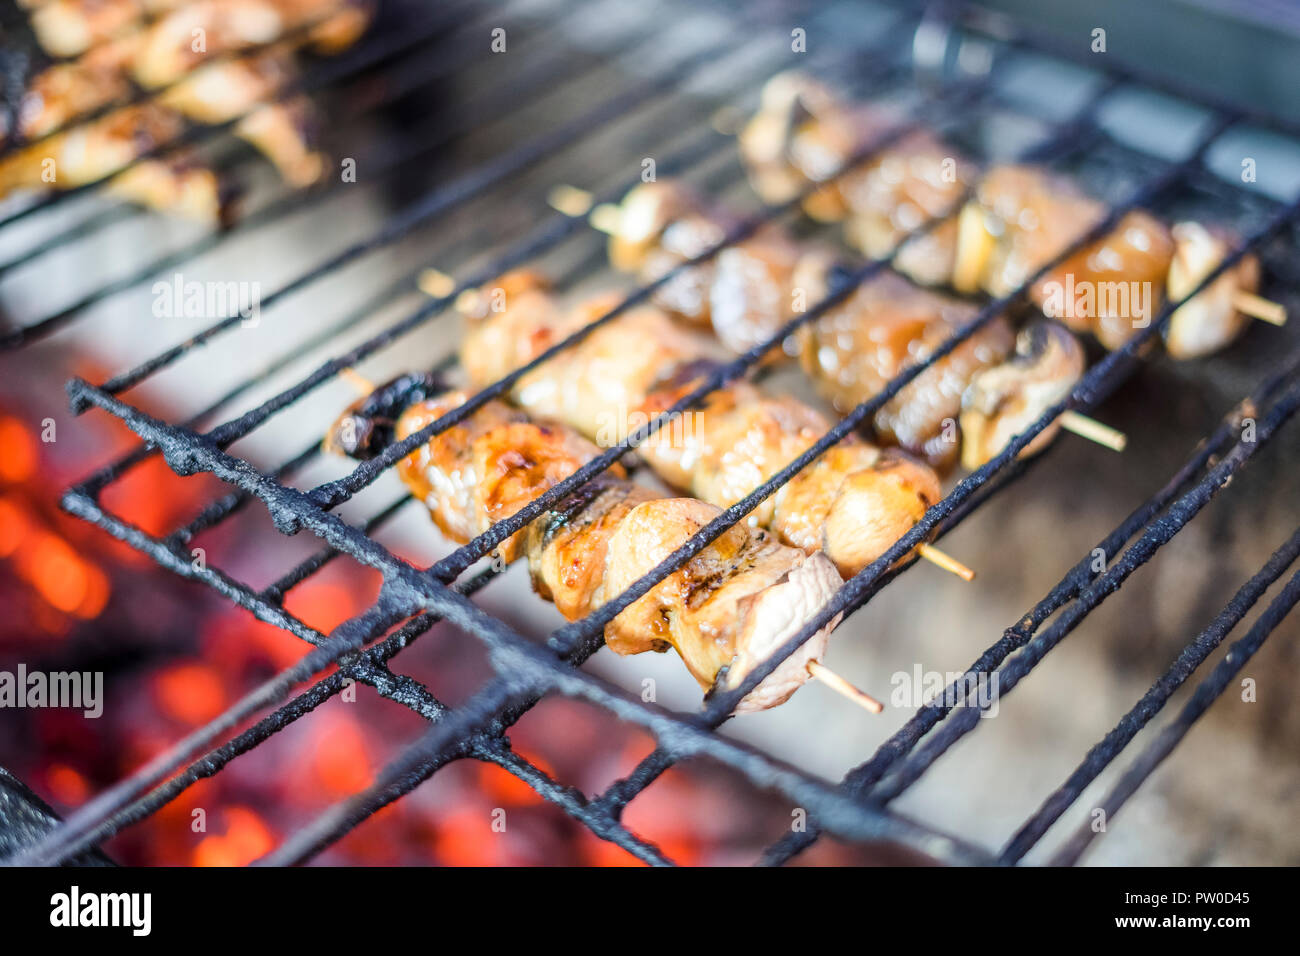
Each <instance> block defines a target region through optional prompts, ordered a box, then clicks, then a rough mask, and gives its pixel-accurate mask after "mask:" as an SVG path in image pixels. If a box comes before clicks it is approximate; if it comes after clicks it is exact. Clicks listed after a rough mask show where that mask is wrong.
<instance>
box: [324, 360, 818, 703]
mask: <svg viewBox="0 0 1300 956" xmlns="http://www.w3.org/2000/svg"><path fill="white" fill-rule="evenodd" d="M397 384H398V386H399V387H396V388H394V387H393V386H391V385H390V386H386V387H384V388H381V389H378V390H376V392H375V393H374V395H373V396H371V397H368V398H366V399H362V400H360V401H359V402H357V403H356V404H354V405H353V406H352V407H351V408H349V409H348V410H347V411H346V412H345V413H344V414H343V416H342V417H341V418H340V419H339V421H338V422H336V423H335V425H334V427H333V428H332V429H331V430H330V433H329V435H328V436H327V438H326V448H327V449H329V450H331V451H336V452H337V451H344V452H346V451H348V450H349V449H351V450H352V451H354V452H356V451H358V450H360V449H364V450H365V452H366V453H373V452H374V451H375V448H376V445H375V443H374V442H371V441H366V442H362V443H360V444H359V443H358V436H359V435H360V434H361V433H364V434H366V435H367V436H372V437H373V436H376V435H378V436H382V437H381V438H380V441H383V440H387V439H388V437H389V436H391V438H392V439H396V440H399V441H400V440H402V439H403V438H405V437H408V436H410V435H413V434H415V433H416V432H418V431H420V430H421V429H423V428H424V427H426V426H427V425H428V424H430V423H432V422H433V421H435V420H437V419H438V418H439V417H441V416H442V415H444V414H445V413H447V412H448V411H450V410H452V409H454V408H456V407H458V406H460V405H461V404H463V403H464V402H465V400H466V398H467V396H466V394H465V393H463V392H458V391H447V392H442V393H438V392H437V389H436V388H434V387H433V386H432V384H431V383H430V382H428V381H423V380H421V379H419V377H410V378H408V379H407V380H406V381H405V382H399V383H397ZM598 453H599V449H598V448H597V447H596V446H594V445H592V444H590V443H589V442H587V441H586V440H584V439H582V438H581V437H579V436H578V435H577V434H576V433H574V432H572V431H570V430H568V429H567V428H564V427H562V426H558V425H548V424H543V423H539V422H532V421H529V420H527V419H526V418H524V416H523V415H522V414H521V413H519V412H517V411H514V410H512V409H510V408H508V407H507V406H505V405H502V404H500V403H497V402H489V403H488V404H486V405H484V406H483V407H482V408H480V409H478V410H477V411H475V412H474V414H472V415H470V416H469V417H468V418H467V419H466V420H465V421H464V422H462V423H461V424H460V425H458V426H456V427H454V428H450V429H448V430H447V431H445V432H443V433H441V434H439V435H437V436H435V437H434V438H432V439H431V440H430V441H428V442H426V443H425V444H423V445H421V446H419V447H418V448H417V449H416V450H415V451H413V452H412V453H411V454H409V455H408V456H406V457H405V458H404V459H402V461H401V462H400V463H399V465H398V473H399V475H400V476H401V478H402V480H403V481H404V482H406V484H407V486H408V487H409V488H410V489H411V491H412V493H413V494H414V495H416V496H417V497H418V498H420V500H421V501H423V502H424V504H425V505H426V506H427V507H428V509H429V513H430V515H431V516H432V517H433V519H434V521H435V522H436V523H437V524H438V526H439V527H440V528H441V529H442V530H443V532H444V533H445V534H446V535H447V536H448V537H449V538H451V539H452V540H454V541H457V542H462V543H463V542H465V541H468V540H470V539H471V538H473V537H474V536H476V535H478V534H481V533H482V532H483V531H485V530H487V528H488V527H490V526H491V525H492V524H493V523H494V522H497V521H500V520H502V519H503V518H506V517H509V516H510V515H512V514H514V513H515V512H517V511H518V510H519V509H520V508H522V507H523V506H524V505H526V504H527V503H529V502H530V501H532V500H533V499H535V498H537V497H538V496H539V495H541V494H542V493H544V492H545V491H546V490H547V489H549V488H551V487H553V486H554V485H555V484H557V483H558V482H560V481H562V480H564V479H565V478H566V477H568V476H569V475H571V474H573V473H574V471H576V470H577V469H578V468H580V467H581V466H582V465H583V464H584V463H586V462H587V461H590V460H591V459H592V458H593V457H595V456H596V455H597V454H598ZM718 513H719V512H718V509H717V508H715V507H712V506H710V505H707V504H705V503H704V502H701V501H696V500H693V499H683V498H663V497H660V496H658V495H656V494H654V493H653V492H651V491H649V490H647V489H645V488H642V487H640V486H638V485H635V484H633V483H632V482H629V481H627V480H626V479H625V478H624V477H622V475H621V473H618V472H617V470H616V473H614V474H609V473H607V474H606V475H604V476H602V477H600V478H598V479H596V480H594V481H592V482H590V483H588V484H587V485H585V486H583V487H582V488H580V489H578V490H577V491H575V492H573V493H572V494H570V495H568V496H567V497H565V498H564V499H562V500H561V501H560V502H558V503H557V504H556V505H554V506H552V507H551V508H550V509H549V510H547V511H545V512H544V513H543V514H541V515H540V516H539V517H538V518H536V519H535V520H534V521H532V522H531V523H530V524H529V525H527V526H526V527H525V528H524V529H523V530H521V531H520V532H518V533H517V534H515V535H514V536H512V537H511V538H510V539H509V540H507V541H506V542H503V543H502V544H501V545H500V546H499V552H500V553H501V555H502V557H503V558H504V559H505V560H507V561H511V560H514V559H515V558H517V557H522V556H526V557H527V559H528V565H529V570H530V572H531V575H532V580H533V586H534V588H535V589H536V590H537V592H538V593H539V594H541V595H542V596H543V597H545V598H547V599H549V600H551V601H553V602H554V603H555V606H556V608H557V609H558V610H559V611H560V612H561V613H562V614H564V616H565V617H567V618H569V619H571V620H572V619H577V618H580V617H583V616H585V615H587V614H590V613H591V612H593V611H595V610H597V609H598V608H600V607H601V606H602V605H604V604H605V603H606V602H607V601H609V600H610V599H612V598H615V597H617V596H618V595H619V594H621V593H622V592H623V591H624V590H626V588H627V587H628V586H630V585H631V584H632V583H633V582H634V581H636V580H637V579H638V578H640V577H642V576H644V575H645V574H646V573H647V572H649V571H651V570H652V569H653V568H654V567H655V566H656V565H657V564H659V563H660V562H661V561H662V560H663V559H664V558H666V557H667V556H668V555H669V554H671V553H672V552H673V551H675V550H676V549H677V548H679V547H680V546H681V545H682V544H684V543H685V542H686V541H687V539H689V538H690V537H691V535H693V534H694V533H695V532H697V531H698V530H699V529H700V528H702V527H703V526H705V525H706V524H708V523H709V522H710V521H712V520H713V519H714V518H715V517H716V516H717V515H718ZM838 587H839V577H838V575H836V573H835V569H834V568H833V566H832V565H831V564H830V562H829V561H828V560H827V559H826V558H825V557H824V556H823V555H820V554H813V555H805V554H804V553H803V552H802V551H800V550H798V549H796V548H790V547H786V546H784V545H781V544H778V543H777V542H776V541H775V539H774V538H773V537H772V536H771V535H769V534H767V533H766V532H763V531H752V530H750V529H749V528H747V527H745V526H744V525H738V526H736V527H733V528H730V529H729V530H728V531H726V532H725V533H724V534H723V535H721V536H720V537H719V538H718V539H717V540H715V541H714V542H713V543H712V544H710V545H708V546H707V547H705V548H704V549H703V550H701V551H700V553H699V554H697V555H695V557H693V558H692V559H691V560H690V561H688V562H687V563H686V564H685V565H684V566H683V567H682V568H680V569H679V570H677V571H675V572H674V573H673V574H671V575H669V576H668V577H667V578H665V579H664V580H663V581H661V582H660V583H659V584H657V585H656V586H655V587H654V588H653V589H651V591H650V592H649V593H647V594H645V595H644V596H642V597H641V598H639V599H638V600H637V601H636V602H634V603H633V604H631V605H630V606H629V607H627V608H626V609H624V610H623V611H622V612H621V613H620V614H619V615H618V616H617V617H615V618H614V619H613V620H612V621H611V622H610V623H609V624H608V625H606V628H605V640H606V643H607V644H608V646H609V647H610V649H611V650H613V651H614V652H615V653H618V654H639V653H642V652H644V651H665V650H667V649H668V648H669V647H674V648H676V649H677V652H678V654H680V656H681V658H682V660H683V662H684V663H685V664H686V666H687V669H688V670H689V671H690V672H691V674H692V676H694V677H695V679H696V680H697V681H698V682H699V684H700V686H701V688H703V689H706V690H707V689H708V688H710V687H712V686H713V685H714V683H715V682H717V681H719V679H721V681H722V685H723V686H724V687H728V688H730V687H735V686H738V685H739V683H740V682H741V681H742V680H743V679H744V678H745V676H747V675H748V674H749V673H750V672H752V671H753V669H754V668H755V667H756V666H758V665H759V664H761V663H763V662H764V661H765V660H767V659H768V657H770V655H771V654H772V652H773V651H775V650H777V649H778V648H780V647H781V645H782V644H783V643H784V642H785V641H787V640H789V639H790V638H791V637H792V636H793V635H794V634H795V633H797V632H798V631H799V629H800V628H801V627H802V626H803V624H804V623H805V622H806V621H807V620H809V619H810V618H811V617H812V615H814V614H816V613H817V612H818V611H819V610H820V609H821V608H822V607H824V606H825V604H826V603H827V601H829V600H830V598H831V597H832V595H833V594H834V593H835V591H836V589H837V588H838ZM833 626H834V622H832V623H831V624H830V625H828V626H827V627H825V628H823V629H821V630H820V631H818V632H817V633H816V634H815V635H814V636H813V637H812V638H811V639H809V640H808V641H807V642H805V643H804V644H803V646H802V647H801V648H800V649H799V650H798V651H796V652H795V653H794V654H793V655H791V656H790V657H789V658H788V659H786V660H785V661H783V662H782V663H781V664H780V665H779V666H778V667H777V669H776V670H775V671H774V672H773V673H772V674H771V675H769V676H768V677H767V678H766V679H765V680H763V681H762V683H760V684H759V685H758V686H757V687H756V688H755V689H754V690H753V691H751V692H750V693H749V694H748V695H747V696H746V697H745V698H744V699H743V700H742V701H741V703H740V704H739V706H738V707H737V708H736V709H737V712H747V711H757V710H764V709H767V708H769V707H775V706H777V705H778V704H781V703H784V702H785V701H786V700H787V699H789V697H790V695H791V694H793V693H794V692H795V690H797V689H798V688H799V687H800V686H801V685H802V684H803V683H804V682H806V681H807V680H808V679H809V678H810V676H811V675H810V673H809V665H810V664H812V663H813V662H815V661H820V659H821V657H822V656H823V655H824V653H825V649H826V643H827V639H828V637H829V633H830V630H831V628H832V627H833Z"/></svg>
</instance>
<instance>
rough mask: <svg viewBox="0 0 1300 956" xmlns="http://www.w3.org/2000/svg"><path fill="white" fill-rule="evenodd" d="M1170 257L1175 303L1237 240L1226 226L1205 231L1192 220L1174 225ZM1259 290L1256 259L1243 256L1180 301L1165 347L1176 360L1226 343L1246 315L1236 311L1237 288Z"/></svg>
mask: <svg viewBox="0 0 1300 956" xmlns="http://www.w3.org/2000/svg"><path fill="white" fill-rule="evenodd" d="M1172 232H1173V237H1174V255H1173V261H1172V262H1170V263H1169V285H1168V294H1169V298H1170V300H1172V301H1175V302H1177V301H1179V300H1181V299H1184V298H1186V297H1187V295H1188V294H1189V293H1190V292H1191V291H1192V290H1193V289H1195V288H1196V287H1197V286H1198V285H1199V284H1200V283H1201V282H1202V281H1203V280H1204V279H1205V277H1206V276H1208V275H1209V274H1210V273H1211V272H1213V271H1214V270H1215V269H1216V268H1217V267H1218V266H1219V263H1221V262H1223V260H1224V259H1225V258H1226V257H1227V255H1228V251H1229V250H1230V249H1231V248H1232V246H1234V245H1235V244H1236V243H1237V241H1238V238H1237V237H1236V236H1235V235H1233V234H1232V233H1230V232H1228V231H1227V230H1225V229H1209V228H1207V227H1205V226H1202V225H1201V224H1200V223H1195V222H1180V223H1177V224H1176V225H1175V226H1174V227H1173V230H1172ZM1258 288H1259V260H1258V259H1257V258H1255V257H1254V256H1253V255H1246V256H1242V257H1241V259H1239V260H1238V261H1237V263H1236V265H1234V266H1232V267H1230V268H1228V269H1225V270H1224V271H1223V273H1222V274H1220V275H1219V277H1218V278H1216V279H1215V280H1214V281H1213V282H1211V283H1210V285H1209V286H1208V287H1207V288H1206V289H1204V290H1202V291H1201V292H1199V293H1197V294H1196V295H1195V296H1193V297H1192V298H1191V299H1190V300H1188V301H1187V302H1186V303H1185V304H1183V305H1180V306H1179V307H1178V308H1177V309H1175V310H1174V314H1173V315H1172V316H1170V319H1169V324H1168V325H1167V326H1165V348H1166V349H1167V350H1168V352H1169V354H1170V355H1172V356H1173V357H1174V358H1177V359H1187V358H1199V357H1200V356H1202V355H1209V354H1210V353H1211V352H1217V351H1218V350H1219V349H1221V348H1224V347H1226V346H1227V345H1229V344H1230V343H1231V342H1232V341H1233V340H1234V339H1236V338H1237V336H1238V335H1240V334H1241V333H1242V331H1243V330H1244V329H1245V327H1246V326H1247V325H1249V324H1250V321H1251V320H1250V319H1249V318H1248V317H1247V316H1245V315H1242V313H1241V312H1240V311H1238V309H1237V305H1236V302H1235V299H1236V296H1237V294H1238V293H1240V292H1245V293H1253V292H1254V291H1255V290H1256V289H1258Z"/></svg>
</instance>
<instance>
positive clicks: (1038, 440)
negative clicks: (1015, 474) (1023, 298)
mask: <svg viewBox="0 0 1300 956" xmlns="http://www.w3.org/2000/svg"><path fill="white" fill-rule="evenodd" d="M1086 364H1087V363H1086V358H1085V356H1084V353H1083V346H1082V345H1080V344H1079V341H1078V339H1076V338H1075V337H1074V336H1073V335H1072V334H1070V332H1069V330H1068V329H1066V328H1065V327H1064V326H1061V325H1059V324H1057V323H1055V322H1043V321H1039V322H1034V323H1032V324H1030V325H1029V326H1028V327H1026V328H1025V329H1024V330H1022V331H1021V333H1020V334H1019V335H1018V336H1016V351H1015V354H1014V355H1012V356H1011V358H1009V359H1008V360H1007V361H1005V362H1003V363H1002V364H1000V365H995V366H993V367H992V368H987V369H985V370H984V371H982V372H980V373H978V374H977V375H976V376H975V377H974V378H973V379H972V380H971V383H970V387H969V388H967V389H966V394H965V395H964V396H963V397H962V411H961V437H962V446H961V463H962V466H963V467H964V468H968V469H970V470H971V471H974V470H975V469H976V468H978V467H980V465H982V464H984V463H985V462H986V461H988V460H989V459H991V458H994V457H995V456H996V455H998V453H1000V452H1001V451H1002V449H1003V448H1005V447H1006V446H1007V444H1008V443H1009V442H1010V441H1011V440H1012V439H1013V438H1015V437H1016V436H1017V435H1018V434H1020V433H1021V432H1023V431H1024V430H1025V429H1026V428H1028V427H1029V426H1030V425H1032V424H1033V423H1034V422H1036V421H1037V420H1038V419H1039V418H1040V417H1041V416H1042V414H1043V413H1044V412H1046V411H1047V410H1048V409H1049V408H1051V407H1052V406H1053V405H1055V404H1056V403H1057V402H1060V401H1061V400H1062V399H1064V398H1065V397H1066V396H1067V395H1069V394H1070V392H1071V391H1072V390H1073V388H1074V386H1075V385H1076V384H1077V383H1078V381H1079V379H1081V378H1082V377H1083V372H1084V368H1085V366H1086ZM1060 427H1061V426H1060V423H1059V421H1053V422H1052V423H1051V424H1050V425H1048V426H1047V428H1045V429H1043V430H1042V431H1041V432H1039V433H1038V434H1037V435H1036V436H1035V437H1034V440H1033V441H1031V442H1030V443H1029V444H1028V445H1026V446H1025V447H1024V448H1023V449H1022V450H1021V451H1020V455H1019V457H1021V458H1028V457H1029V456H1031V455H1036V454H1038V453H1039V452H1040V451H1042V450H1043V449H1045V448H1046V447H1047V446H1048V445H1049V444H1050V443H1051V441H1052V439H1053V438H1055V437H1056V434H1057V432H1058V431H1059V430H1060Z"/></svg>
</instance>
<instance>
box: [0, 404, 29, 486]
mask: <svg viewBox="0 0 1300 956" xmlns="http://www.w3.org/2000/svg"><path fill="white" fill-rule="evenodd" d="M36 457H37V456H36V439H35V438H34V437H33V436H32V433H31V432H29V431H28V430H27V429H26V428H25V427H24V426H23V423H22V422H20V421H19V420H18V419H16V418H13V417H11V416H9V415H4V416H0V481H6V482H10V483H12V484H18V483H20V482H23V481H26V480H27V479H28V478H30V477H31V476H32V475H33V474H34V473H35V471H36Z"/></svg>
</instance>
